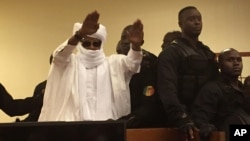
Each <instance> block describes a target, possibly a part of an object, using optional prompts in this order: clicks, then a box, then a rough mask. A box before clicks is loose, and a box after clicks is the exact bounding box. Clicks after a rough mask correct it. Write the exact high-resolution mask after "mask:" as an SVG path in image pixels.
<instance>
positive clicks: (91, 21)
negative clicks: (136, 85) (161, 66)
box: [39, 11, 143, 121]
mask: <svg viewBox="0 0 250 141" xmlns="http://www.w3.org/2000/svg"><path fill="white" fill-rule="evenodd" d="M98 19H99V13H98V12H96V11H94V12H92V13H90V14H88V15H87V16H86V18H85V20H84V21H83V23H82V24H80V23H76V24H75V25H74V29H73V32H74V34H73V36H72V37H70V38H69V39H68V40H67V41H66V42H64V43H63V44H62V45H60V46H59V47H58V48H57V49H56V50H55V51H54V53H53V56H54V58H53V63H52V64H51V69H50V73H49V78H48V81H47V86H46V90H45V94H44V101H43V108H42V111H41V114H40V117H39V121H98V120H99V121H102V120H109V119H113V120H116V119H118V118H120V117H122V116H124V115H128V114H129V113H130V93H129V81H130V79H131V77H132V75H133V74H135V73H137V72H139V70H140V63H141V60H142V52H141V45H142V42H143V25H142V23H141V21H140V20H136V21H135V22H134V23H133V28H132V30H130V31H129V32H128V36H129V41H130V43H131V46H130V48H131V49H130V51H129V53H128V55H118V54H114V55H111V56H109V57H106V56H105V54H104V52H103V44H104V42H105V41H106V35H107V33H106V28H105V27H104V26H103V25H101V24H99V23H98ZM74 49H77V53H76V54H74V53H73V50H74Z"/></svg>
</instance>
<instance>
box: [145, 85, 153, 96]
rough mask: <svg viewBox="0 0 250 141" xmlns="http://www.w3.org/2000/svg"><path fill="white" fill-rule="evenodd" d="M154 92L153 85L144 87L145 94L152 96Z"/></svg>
mask: <svg viewBox="0 0 250 141" xmlns="http://www.w3.org/2000/svg"><path fill="white" fill-rule="evenodd" d="M154 93H155V89H154V87H153V86H147V87H145V88H144V91H143V94H144V95H145V96H152V95H154Z"/></svg>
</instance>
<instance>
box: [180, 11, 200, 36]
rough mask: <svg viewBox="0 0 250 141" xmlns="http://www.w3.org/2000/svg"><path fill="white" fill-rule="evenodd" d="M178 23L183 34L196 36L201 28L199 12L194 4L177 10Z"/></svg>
mask: <svg viewBox="0 0 250 141" xmlns="http://www.w3.org/2000/svg"><path fill="white" fill-rule="evenodd" d="M178 20H179V21H178V23H179V26H180V28H181V31H182V33H183V34H184V36H188V37H191V38H196V37H198V36H199V35H200V33H201V30H202V17H201V13H200V12H199V11H198V9H197V8H196V7H194V6H187V7H184V8H183V9H181V10H180V11H179V14H178Z"/></svg>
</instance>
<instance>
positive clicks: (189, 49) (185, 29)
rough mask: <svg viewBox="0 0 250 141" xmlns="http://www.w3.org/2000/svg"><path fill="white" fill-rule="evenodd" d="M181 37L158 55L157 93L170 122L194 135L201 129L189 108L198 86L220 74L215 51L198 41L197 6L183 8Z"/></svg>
mask: <svg viewBox="0 0 250 141" xmlns="http://www.w3.org/2000/svg"><path fill="white" fill-rule="evenodd" d="M178 18H179V26H180V28H181V31H182V37H181V38H179V39H176V40H174V41H173V42H172V43H171V44H170V46H169V47H167V48H166V49H165V50H163V51H162V52H161V53H160V54H159V56H158V72H157V73H158V84H157V85H158V93H159V96H160V98H161V100H162V102H163V105H164V109H165V113H166V115H167V120H168V122H169V123H170V124H168V125H169V126H171V127H172V126H173V127H178V128H179V129H180V130H181V131H183V132H184V133H187V137H188V139H190V138H191V139H192V138H194V132H195V131H198V130H197V128H196V127H195V125H194V122H193V121H192V118H191V116H190V110H191V107H192V104H193V102H194V99H195V97H196V95H197V93H198V91H199V89H200V88H201V87H202V86H203V85H204V84H205V83H206V82H207V81H209V80H210V79H212V78H214V77H215V76H216V75H217V74H218V68H217V62H216V55H215V53H213V52H212V51H211V50H210V49H209V47H207V46H206V45H204V44H203V43H202V42H200V41H199V35H200V33H201V30H202V18H201V14H200V12H199V11H198V10H197V8H196V7H193V6H188V7H185V8H183V9H181V10H180V12H179V15H178Z"/></svg>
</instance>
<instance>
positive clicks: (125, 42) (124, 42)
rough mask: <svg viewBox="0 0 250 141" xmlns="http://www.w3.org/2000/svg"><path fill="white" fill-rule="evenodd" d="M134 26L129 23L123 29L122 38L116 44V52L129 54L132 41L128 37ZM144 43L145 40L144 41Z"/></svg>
mask: <svg viewBox="0 0 250 141" xmlns="http://www.w3.org/2000/svg"><path fill="white" fill-rule="evenodd" d="M132 28H133V26H132V25H127V26H126V27H125V28H124V29H123V30H122V34H121V39H120V40H119V41H118V43H117V46H116V52H117V53H118V54H125V55H127V54H128V51H129V49H130V41H129V37H128V32H129V30H131V29H132ZM142 44H143V42H142Z"/></svg>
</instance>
